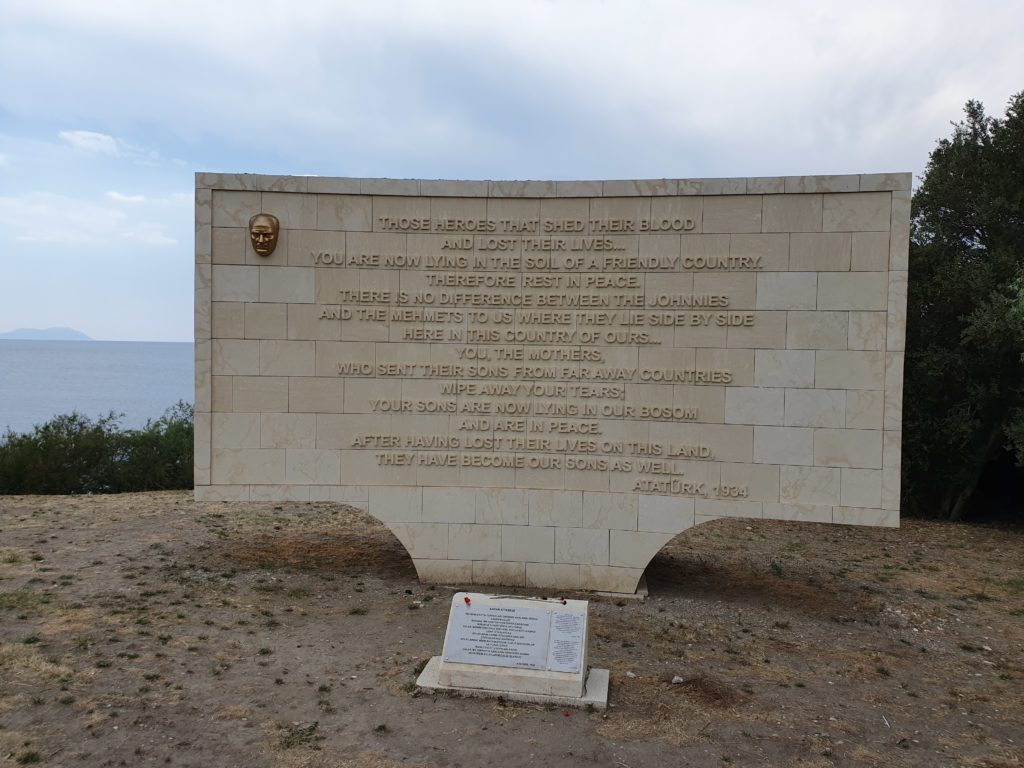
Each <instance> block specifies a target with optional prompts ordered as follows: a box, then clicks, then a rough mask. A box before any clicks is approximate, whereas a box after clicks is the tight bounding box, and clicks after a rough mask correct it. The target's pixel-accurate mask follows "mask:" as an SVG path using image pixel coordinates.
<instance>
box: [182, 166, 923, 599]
mask: <svg viewBox="0 0 1024 768" xmlns="http://www.w3.org/2000/svg"><path fill="white" fill-rule="evenodd" d="M258 212H267V213H272V214H274V215H275V216H277V217H278V218H279V220H280V222H281V234H280V241H279V244H278V246H277V249H276V251H275V252H274V253H273V254H272V255H271V256H270V257H266V258H264V257H261V256H259V255H258V254H256V253H255V252H254V251H253V249H252V246H251V245H250V243H249V238H248V233H247V229H246V227H247V224H248V220H249V217H250V216H251V215H253V214H254V213H258ZM909 216H910V174H903V173H900V174H865V175H852V176H810V177H769V178H736V179H657V180H640V181H578V182H540V181H523V182H510V181H497V182H496V181H490V182H488V181H429V180H394V179H337V178H320V177H271V176H254V175H226V174H205V173H200V174H197V176H196V295H195V313H196V446H195V447H196V454H195V455H196V460H195V461H196V464H195V482H196V496H197V498H198V499H200V500H208V501H264V500H297V501H338V502H346V503H350V504H355V505H359V506H364V507H366V508H367V509H368V510H369V512H370V513H371V514H372V515H374V516H375V517H377V518H378V519H380V520H382V521H383V522H384V523H385V524H387V525H388V526H389V527H390V529H391V530H392V531H393V532H394V533H395V535H396V536H397V537H398V538H399V540H400V541H401V542H402V543H403V545H404V546H405V547H406V548H407V549H408V550H409V552H410V554H411V555H412V557H413V560H414V562H415V564H416V567H417V570H418V572H419V575H420V577H421V578H422V579H423V580H425V581H444V582H450V583H458V584H470V583H474V584H507V585H519V586H536V587H545V588H561V589H576V588H581V589H597V590H606V591H612V592H631V591H633V590H634V589H635V587H636V584H637V582H638V580H639V578H640V576H641V575H642V573H643V570H644V568H645V567H646V565H647V564H648V562H649V561H650V559H651V557H652V556H653V555H654V554H655V553H656V552H657V551H658V550H659V549H660V548H661V547H662V546H663V545H664V544H665V543H666V542H667V541H668V540H669V539H670V538H672V536H674V535H675V534H677V533H679V532H680V531H683V530H686V529H687V528H689V527H691V526H693V525H695V524H698V523H700V522H704V521H708V520H713V519H716V518H718V517H723V516H731V517H750V518H772V519H783V520H807V521H814V522H833V523H843V524H859V525H884V526H894V525H898V523H899V494H900V429H901V411H902V394H903V393H902V387H903V350H904V335H905V321H906V291H907V271H906V270H907V253H908V239H909ZM383 217H395V218H401V217H413V218H422V219H424V220H427V221H435V222H436V221H437V220H439V219H441V218H458V217H463V218H466V219H475V220H487V219H490V220H494V221H496V220H503V219H520V220H523V219H529V218H534V219H540V220H544V219H559V218H566V219H569V218H580V219H583V220H601V221H615V220H627V219H628V220H639V219H643V218H645V217H647V218H650V219H659V218H668V219H674V218H680V219H689V220H691V221H692V222H693V224H692V228H690V229H688V230H686V231H682V232H669V233H665V234H651V233H643V234H637V233H627V234H623V235H622V236H619V233H610V234H609V236H611V237H612V238H613V239H614V240H615V242H616V247H617V251H616V255H622V256H632V257H657V256H660V257H667V258H677V259H679V261H678V264H679V267H678V268H674V269H672V270H668V271H660V272H650V271H648V272H640V273H639V274H640V279H641V280H642V285H643V290H645V291H646V293H647V294H648V295H651V294H652V293H654V292H665V293H679V294H686V293H721V294H724V295H727V296H728V297H729V310H730V311H736V312H742V313H749V315H750V317H751V321H750V324H749V325H745V326H730V327H715V326H710V327H702V328H696V327H674V328H673V327H647V328H646V329H645V330H646V331H647V332H648V333H649V334H650V336H651V340H650V342H649V343H646V344H641V345H606V346H602V349H603V350H604V354H605V361H606V362H605V364H606V365H618V366H623V367H627V368H634V367H635V368H636V369H637V370H640V369H646V370H659V369H671V370H679V369H698V370H704V369H707V370H711V369H720V370H728V371H729V374H730V379H729V381H727V382H699V383H661V382H657V381H639V380H636V379H634V380H630V381H628V382H626V383H625V384H624V387H625V390H624V393H623V394H624V396H623V397H622V398H620V400H619V403H627V404H631V405H633V406H637V407H639V406H645V405H652V406H658V405H665V404H668V405H674V406H677V407H684V408H693V409H694V410H695V412H696V413H697V414H698V415H697V418H695V419H692V420H684V421H680V420H675V419H671V418H669V419H658V418H645V419H641V420H635V419H632V420H631V419H621V418H612V417H609V418H600V417H596V418H594V419H593V420H594V421H595V423H597V424H598V425H599V429H600V434H601V435H602V436H603V438H604V439H609V440H619V441H622V440H627V441H629V440H636V441H650V442H651V443H658V444H662V445H668V444H671V443H685V444H694V445H696V444H706V445H708V446H711V447H712V449H713V455H712V456H711V457H703V458H697V459H696V460H679V461H676V462H675V465H674V470H673V471H674V472H675V473H676V476H677V477H682V478H685V479H686V480H687V481H688V482H693V483H700V484H701V487H702V488H704V489H705V490H706V489H711V488H714V489H718V488H722V489H727V488H742V489H744V490H743V493H742V496H737V497H735V498H724V497H722V496H721V495H719V494H718V493H708V492H704V493H694V492H684V493H681V494H680V493H679V492H667V493H666V494H665V495H662V492H661V491H655V492H644V491H643V490H637V485H636V476H635V473H633V474H630V473H626V472H595V471H592V470H577V469H571V468H567V467H558V468H556V469H552V468H536V467H533V468H531V467H519V468H505V467H503V468H494V467H479V466H452V467H436V466H433V467H424V466H417V465H415V464H413V465H405V464H399V465H382V464H381V463H380V461H379V460H378V459H377V458H376V455H377V453H378V452H375V451H373V450H367V449H366V448H365V447H359V446H354V445H353V436H354V435H359V434H380V433H383V432H389V433H391V434H396V435H440V434H455V427H454V426H453V418H454V416H453V415H452V414H447V413H446V414H412V413H407V412H398V413H394V414H384V413H382V412H380V411H379V410H375V408H374V407H373V406H372V402H373V401H374V400H375V399H377V398H383V399H389V398H390V399H395V400H397V401H402V400H406V401H412V402H416V401H417V400H418V399H430V398H434V399H437V398H438V395H437V392H438V382H437V380H435V379H430V378H427V379H424V378H419V377H412V376H411V377H404V376H396V375H387V376H379V377H358V376H342V375H339V372H338V368H337V363H338V362H339V361H362V360H369V361H372V362H374V363H375V364H389V363H395V364H398V363H416V364H417V365H427V364H435V365H445V364H456V363H458V362H459V361H458V359H457V358H456V356H455V354H454V348H455V346H456V345H454V344H451V343H444V342H438V341H436V340H410V338H409V336H408V328H409V327H411V326H415V325H417V324H415V323H400V322H397V321H389V320H385V321H381V322H375V321H372V320H371V321H367V320H359V321H356V320H347V319H345V318H342V317H328V316H326V315H330V312H331V311H333V310H335V309H338V310H340V309H342V308H343V305H344V302H342V301H340V300H339V298H338V297H339V295H340V294H339V292H340V291H345V290H350V291H364V292H365V291H378V292H380V291H390V292H392V294H394V293H395V292H398V291H409V292H416V291H422V290H425V289H426V288H427V287H428V286H427V284H426V280H427V278H426V274H427V273H428V271H429V270H426V269H418V270H417V269H408V270H406V269H379V268H378V269H373V268H369V267H365V265H364V267H365V268H357V267H355V266H353V265H351V264H349V265H340V266H341V268H338V267H339V265H337V264H333V265H330V264H324V263H317V262H315V260H314V259H313V258H312V255H313V254H315V253H320V252H324V253H333V254H336V255H337V257H339V258H342V259H344V258H345V256H346V254H361V253H368V252H369V253H386V254H398V255H402V256H408V255H410V254H437V253H440V251H439V249H440V248H441V246H440V242H441V241H442V240H443V239H444V238H445V237H446V236H449V235H448V233H440V232H437V231H435V230H434V229H431V231H426V232H422V231H414V230H411V229H408V228H406V229H401V230H400V231H395V230H393V229H392V230H389V229H388V228H387V227H385V226H383V225H382V220H383ZM461 234H464V233H460V235H461ZM497 236H503V235H497ZM512 237H513V238H514V239H516V240H517V243H516V245H515V248H516V251H515V252H516V253H517V254H519V255H520V256H524V255H527V254H526V251H525V250H524V247H525V246H523V244H522V241H521V238H522V235H520V234H514V235H513V236H512ZM719 257H729V258H731V259H733V262H732V264H733V266H732V267H731V268H728V269H705V268H701V267H699V266H693V265H700V264H703V263H705V262H704V261H701V260H702V259H715V258H719ZM686 264H689V265H691V267H690V268H687V267H686V266H683V265H686ZM455 271H456V272H458V270H455ZM463 271H465V270H463ZM623 271H625V270H623ZM542 273H543V272H540V273H538V274H542ZM523 274H525V272H523ZM577 290H585V289H577ZM325 310H326V311H325ZM573 327H574V328H576V329H577V330H579V329H580V326H578V325H574V326H573ZM468 328H472V325H471V324H470V323H468V322H467V323H465V324H464V329H468ZM506 346H507V345H506ZM576 346H579V344H578V343H577V344H576ZM563 399H564V398H563ZM456 415H458V416H462V415H463V414H456ZM570 420H571V419H570ZM577 437H578V435H577ZM634 458H635V457H634ZM723 492H724V491H723Z"/></svg>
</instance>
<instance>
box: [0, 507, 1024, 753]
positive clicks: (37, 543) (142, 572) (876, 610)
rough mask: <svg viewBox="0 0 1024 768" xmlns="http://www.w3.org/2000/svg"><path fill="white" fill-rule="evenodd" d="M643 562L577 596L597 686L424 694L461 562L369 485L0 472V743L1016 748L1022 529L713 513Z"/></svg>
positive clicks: (31, 749)
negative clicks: (580, 690) (95, 482)
mask: <svg viewBox="0 0 1024 768" xmlns="http://www.w3.org/2000/svg"><path fill="white" fill-rule="evenodd" d="M647 578H648V585H649V588H650V597H649V598H648V599H647V600H646V601H645V602H638V601H624V600H617V599H615V598H607V597H595V596H590V599H591V600H592V603H591V611H590V616H591V640H590V662H591V664H593V665H594V666H598V667H607V668H609V669H610V670H611V674H612V687H611V694H610V702H611V705H612V706H611V708H610V709H609V710H607V711H606V712H586V711H582V710H564V709H561V708H548V707H544V706H536V705H522V704H510V703H503V702H501V701H495V700H474V699H458V698H451V697H446V696H427V695H422V694H420V693H418V691H417V690H416V688H415V685H414V684H413V681H414V679H415V677H416V673H417V671H418V669H419V668H420V665H421V664H422V663H423V662H424V661H425V660H426V659H427V658H429V657H430V656H432V655H436V654H438V653H439V652H440V650H441V644H442V641H443V637H444V627H445V623H446V620H447V615H448V606H449V603H450V599H451V595H452V589H450V588H447V587H440V586H439V587H427V586H424V585H421V584H419V583H418V581H417V580H416V575H415V572H414V570H413V567H412V563H411V561H410V560H409V558H408V556H407V555H406V553H405V552H404V550H403V549H402V548H401V545H400V544H399V543H398V542H397V540H395V539H394V538H393V537H392V535H391V534H390V533H389V532H388V531H387V530H386V529H385V528H384V527H383V526H381V525H380V524H378V523H377V522H375V521H374V520H372V519H371V518H369V517H367V516H366V515H365V514H363V513H361V512H359V511H358V510H355V509H352V508H350V507H346V506H344V505H338V504H312V505H307V504H198V503H196V502H194V501H193V500H192V499H191V495H190V494H189V493H184V492H183V493H178V492H169V493H151V494H130V495H123V496H109V497H99V496H94V497H60V496H57V497H0V765H8V764H9V765H28V764H39V765H44V766H151V765H154V766H155V765H161V766H163V765H169V766H194V767H195V768H200V767H202V768H210V767H217V768H220V767H222V766H246V768H260V767H262V766H273V767H274V768H278V767H280V768H286V767H287V768H298V767H299V766H309V767H310V768H313V767H315V766H343V767H346V768H347V767H350V766H352V767H354V766H368V767H372V768H392V767H394V766H473V767H475V766H484V765H488V764H491V765H497V766H526V765H541V766H578V765H595V766H617V767H619V768H639V767H640V766H682V765H690V766H719V765H735V766H761V765H764V766H905V765H921V766H976V767H979V768H980V767H987V768H1010V767H1012V766H1024V530H1021V529H1007V528H999V527H981V526H965V525H946V524H935V523H924V522H918V521H907V522H904V525H903V527H902V528H901V529H899V530H891V529H871V528H847V527H839V526H828V525H814V524H806V523H782V522H769V521H765V522H758V521H749V520H719V521H716V522H714V523H710V524H706V525H703V526H700V527H698V528H696V529H693V530H691V531H688V532H686V533H684V534H682V535H680V536H678V537H676V538H675V539H674V540H673V541H672V542H671V544H669V545H668V546H667V547H666V548H665V549H664V550H663V551H662V552H661V553H660V554H659V555H658V557H657V558H656V559H655V560H654V562H653V563H652V564H651V567H650V568H649V570H648V576H647ZM512 591H515V590H512ZM521 592H523V593H527V592H526V591H521ZM674 677H675V678H682V680H683V682H676V683H674V684H673V683H672V682H671V681H672V679H673V678H674Z"/></svg>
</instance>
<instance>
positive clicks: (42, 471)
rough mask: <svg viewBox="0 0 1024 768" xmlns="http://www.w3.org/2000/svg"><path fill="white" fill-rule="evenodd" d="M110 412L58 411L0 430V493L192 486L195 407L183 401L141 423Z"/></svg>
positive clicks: (150, 489) (103, 490) (116, 490)
mask: <svg viewBox="0 0 1024 768" xmlns="http://www.w3.org/2000/svg"><path fill="white" fill-rule="evenodd" d="M120 419H121V417H120V416H118V415H116V414H114V413H111V414H108V415H107V416H101V417H100V418H98V419H96V420H95V421H93V420H92V419H89V418H88V417H86V416H83V415H81V414H79V413H70V414H65V415H62V416H56V417H54V418H53V419H51V420H50V421H48V422H46V423H45V424H41V425H37V426H36V427H35V428H34V429H33V430H32V431H31V432H26V433H23V434H17V433H15V432H13V431H11V430H8V431H7V432H6V433H5V434H4V435H3V437H2V438H0V493H11V494H17V493H120V492H124V491H158V490H166V489H171V488H191V487H192V456H193V413H192V406H191V405H190V404H189V403H186V402H184V401H180V402H178V403H177V404H176V405H174V406H172V407H171V408H169V409H168V410H167V411H166V413H164V415H163V416H161V417H160V418H159V419H156V420H155V421H149V422H147V423H146V426H145V427H143V428H142V429H128V430H123V429H121V426H120Z"/></svg>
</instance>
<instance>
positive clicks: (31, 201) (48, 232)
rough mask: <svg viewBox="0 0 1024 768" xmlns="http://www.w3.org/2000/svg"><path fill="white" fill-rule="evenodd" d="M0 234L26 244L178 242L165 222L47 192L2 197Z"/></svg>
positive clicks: (158, 244) (156, 243) (155, 243)
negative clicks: (153, 220)
mask: <svg viewBox="0 0 1024 768" xmlns="http://www.w3.org/2000/svg"><path fill="white" fill-rule="evenodd" d="M0 231H2V233H3V236H4V237H9V238H11V239H13V240H15V241H18V242H22V243H63V244H66V245H85V244H102V243H113V242H132V243H138V244H140V245H149V246H166V245H174V244H176V243H177V240H176V239H175V238H174V237H173V236H171V235H169V234H168V233H167V231H166V227H165V226H164V225H163V224H162V223H159V222H152V221H148V220H145V219H139V218H137V217H132V216H129V215H128V214H127V213H125V212H124V211H122V210H120V209H117V208H113V207H109V206H104V205H97V204H96V203H93V202H91V201H88V200H81V199H78V198H74V197H68V196H65V195H56V194H52V193H45V192H36V193H31V194H27V195H23V196H20V197H0Z"/></svg>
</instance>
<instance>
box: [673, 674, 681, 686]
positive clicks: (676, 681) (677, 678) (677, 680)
mask: <svg viewBox="0 0 1024 768" xmlns="http://www.w3.org/2000/svg"><path fill="white" fill-rule="evenodd" d="M681 682H683V678H681V677H680V676H679V675H675V676H673V677H672V685H679V684H680V683H681Z"/></svg>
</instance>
